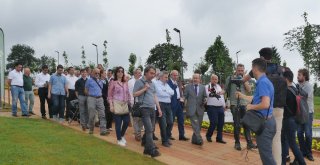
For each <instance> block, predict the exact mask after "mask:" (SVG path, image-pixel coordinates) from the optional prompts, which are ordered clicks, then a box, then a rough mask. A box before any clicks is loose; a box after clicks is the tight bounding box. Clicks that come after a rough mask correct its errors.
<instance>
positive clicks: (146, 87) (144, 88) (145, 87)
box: [133, 83, 150, 97]
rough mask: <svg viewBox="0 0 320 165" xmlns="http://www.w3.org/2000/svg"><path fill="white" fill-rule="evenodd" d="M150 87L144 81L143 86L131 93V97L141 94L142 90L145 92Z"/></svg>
mask: <svg viewBox="0 0 320 165" xmlns="http://www.w3.org/2000/svg"><path fill="white" fill-rule="evenodd" d="M149 88H150V85H149V84H148V83H146V84H145V85H144V87H143V88H142V89H140V90H138V91H136V92H134V93H133V97H138V96H141V95H142V94H143V93H144V92H146V91H147V90H148V89H149Z"/></svg>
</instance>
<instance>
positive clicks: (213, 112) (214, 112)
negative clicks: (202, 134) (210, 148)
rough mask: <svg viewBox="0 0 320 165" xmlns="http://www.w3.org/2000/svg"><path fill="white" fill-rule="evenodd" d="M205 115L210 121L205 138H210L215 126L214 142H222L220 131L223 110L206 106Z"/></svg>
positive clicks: (222, 122) (221, 128) (222, 123)
mask: <svg viewBox="0 0 320 165" xmlns="http://www.w3.org/2000/svg"><path fill="white" fill-rule="evenodd" d="M207 114H208V117H209V120H210V126H209V128H208V130H207V134H206V137H207V138H211V137H212V134H213V132H214V130H215V128H216V126H217V137H216V140H222V131H223V125H224V108H223V107H222V106H221V107H216V106H211V105H208V110H207Z"/></svg>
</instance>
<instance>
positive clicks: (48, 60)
mask: <svg viewBox="0 0 320 165" xmlns="http://www.w3.org/2000/svg"><path fill="white" fill-rule="evenodd" d="M43 65H48V68H49V72H50V73H55V72H56V68H57V66H56V59H54V58H53V57H50V56H46V55H45V54H44V55H43V56H41V57H40V60H39V64H38V68H41V67H42V66H43Z"/></svg>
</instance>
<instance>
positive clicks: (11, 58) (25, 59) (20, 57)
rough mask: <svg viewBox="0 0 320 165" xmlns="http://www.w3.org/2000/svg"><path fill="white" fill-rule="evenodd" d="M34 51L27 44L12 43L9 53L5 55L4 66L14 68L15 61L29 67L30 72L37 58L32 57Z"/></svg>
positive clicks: (33, 69) (32, 70)
mask: <svg viewBox="0 0 320 165" xmlns="http://www.w3.org/2000/svg"><path fill="white" fill-rule="evenodd" d="M34 54H35V51H34V50H33V48H31V47H30V46H28V45H24V44H17V45H13V46H12V48H11V53H10V54H9V55H8V57H7V62H8V64H7V65H6V68H7V69H9V68H12V69H13V68H14V65H15V63H16V62H19V63H21V64H23V65H24V66H28V67H30V70H31V72H34V71H35V69H36V67H35V66H36V64H37V62H38V60H39V59H38V58H36V57H34Z"/></svg>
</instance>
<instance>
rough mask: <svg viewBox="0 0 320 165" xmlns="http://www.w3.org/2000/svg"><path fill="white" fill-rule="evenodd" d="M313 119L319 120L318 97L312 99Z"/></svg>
mask: <svg viewBox="0 0 320 165" xmlns="http://www.w3.org/2000/svg"><path fill="white" fill-rule="evenodd" d="M314 118H315V119H320V97H314Z"/></svg>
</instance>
